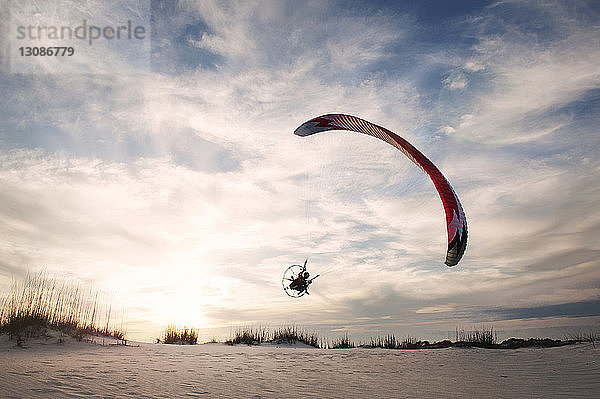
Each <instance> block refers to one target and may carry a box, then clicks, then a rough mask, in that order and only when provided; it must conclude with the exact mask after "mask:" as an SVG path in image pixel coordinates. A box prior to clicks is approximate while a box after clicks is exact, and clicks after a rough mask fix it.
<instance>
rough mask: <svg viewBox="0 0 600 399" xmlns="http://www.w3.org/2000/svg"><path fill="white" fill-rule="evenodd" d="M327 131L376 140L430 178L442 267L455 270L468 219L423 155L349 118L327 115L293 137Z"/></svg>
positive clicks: (464, 243)
mask: <svg viewBox="0 0 600 399" xmlns="http://www.w3.org/2000/svg"><path fill="white" fill-rule="evenodd" d="M329 130H350V131H353V132H357V133H364V134H367V135H369V136H373V137H376V138H378V139H380V140H383V141H385V142H386V143H388V144H391V145H393V146H394V147H396V148H397V149H399V150H400V151H402V153H404V155H406V156H407V157H408V158H409V159H410V160H411V161H413V162H414V163H415V164H416V165H417V166H418V167H420V168H421V169H422V170H423V171H425V173H427V174H428V175H429V177H430V178H431V180H432V181H433V184H434V185H435V188H436V190H437V192H438V194H439V195H440V198H441V199H442V203H443V205H444V211H445V213H446V229H447V231H448V251H447V252H446V261H445V264H446V265H448V266H455V265H456V264H458V262H459V261H460V259H461V258H462V256H463V254H464V253H465V250H466V248H467V235H468V234H467V219H466V218H465V213H464V211H463V208H462V205H461V204H460V201H459V200H458V196H457V195H456V193H455V192H454V190H453V189H452V186H451V185H450V183H448V180H446V178H445V177H444V175H442V172H440V170H439V169H438V168H437V167H436V166H435V165H434V164H433V163H432V162H431V161H430V160H429V159H427V157H425V155H423V154H422V153H421V152H420V151H419V150H417V149H416V148H415V147H414V146H412V145H411V144H410V143H409V142H408V141H406V140H404V139H403V138H402V137H400V136H398V135H397V134H395V133H393V132H391V131H389V130H388V129H386V128H384V127H382V126H378V125H375V124H374V123H371V122H369V121H366V120H364V119H361V118H358V117H356V116H352V115H345V114H327V115H321V116H319V117H316V118H314V119H311V120H309V121H307V122H305V123H303V124H302V125H300V127H298V128H297V129H296V130H295V131H294V134H295V135H297V136H302V137H304V136H310V135H313V134H315V133H320V132H325V131H329Z"/></svg>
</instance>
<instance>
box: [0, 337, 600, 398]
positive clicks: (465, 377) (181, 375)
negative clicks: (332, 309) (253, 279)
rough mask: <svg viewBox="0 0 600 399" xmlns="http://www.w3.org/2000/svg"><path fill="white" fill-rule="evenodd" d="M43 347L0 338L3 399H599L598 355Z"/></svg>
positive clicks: (569, 349) (571, 349)
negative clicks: (491, 398)
mask: <svg viewBox="0 0 600 399" xmlns="http://www.w3.org/2000/svg"><path fill="white" fill-rule="evenodd" d="M50 341H51V340H50ZM42 342H43V341H39V340H38V341H33V342H30V343H29V344H28V345H29V347H28V348H27V349H22V348H18V347H15V343H14V342H9V341H8V340H7V337H6V336H3V337H0V397H2V398H64V397H74V398H79V397H84V398H105V397H135V398H139V397H147V398H174V397H202V398H222V397H232V398H238V397H239V398H282V397H291V398H301V397H308V398H404V397H410V398H440V397H445V398H482V397H494V398H497V397H502V398H555V397H578V398H598V397H600V356H599V355H600V348H599V347H595V348H594V347H592V346H591V345H573V346H566V347H560V348H547V349H519V350H486V349H459V348H449V349H430V350H381V349H337V350H324V349H314V348H306V347H283V346H282V347H277V346H273V345H265V346H260V347H248V346H241V345H240V346H234V347H231V346H227V345H224V344H206V345H196V346H175V345H153V344H139V346H138V347H123V346H101V345H98V344H90V343H82V342H76V341H73V340H70V341H67V342H66V343H63V344H60V345H57V344H55V343H52V342H45V344H43V343H42ZM105 343H107V342H105ZM135 345H138V344H135Z"/></svg>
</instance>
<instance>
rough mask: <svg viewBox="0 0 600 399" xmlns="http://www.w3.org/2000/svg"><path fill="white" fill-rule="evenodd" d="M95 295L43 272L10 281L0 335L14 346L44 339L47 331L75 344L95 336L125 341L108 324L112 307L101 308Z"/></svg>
mask: <svg viewBox="0 0 600 399" xmlns="http://www.w3.org/2000/svg"><path fill="white" fill-rule="evenodd" d="M98 297H99V292H98V291H95V290H93V289H91V288H89V289H84V288H83V287H82V286H81V285H78V284H73V283H69V282H66V281H63V280H59V279H56V278H52V277H50V276H48V275H47V274H46V273H44V272H39V273H37V274H27V276H26V278H25V279H24V280H23V281H22V282H17V281H13V284H12V287H11V289H10V292H9V293H8V295H7V296H6V297H4V298H3V299H2V301H1V302H0V334H8V336H9V338H10V339H11V340H13V339H16V340H17V344H18V345H22V343H23V342H24V341H25V340H27V339H30V338H34V337H43V336H47V332H48V330H49V329H54V330H57V331H60V332H61V333H63V334H66V335H69V336H72V337H74V338H76V339H78V340H82V339H84V338H85V337H86V336H90V335H97V336H105V337H112V338H116V339H119V340H122V341H124V340H125V332H124V329H123V328H120V329H117V328H115V327H113V325H112V323H111V313H112V307H111V306H108V308H106V307H104V306H103V305H102V304H101V303H100V301H99V300H98Z"/></svg>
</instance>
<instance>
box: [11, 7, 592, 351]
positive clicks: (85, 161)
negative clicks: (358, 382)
mask: <svg viewBox="0 0 600 399" xmlns="http://www.w3.org/2000/svg"><path fill="white" fill-rule="evenodd" d="M28 3H29V5H28V7H31V3H33V4H34V7H37V11H35V10H34V11H33V12H32V11H31V9H28V11H27V12H25V19H26V20H27V18H29V21H30V23H32V24H40V23H42V22H40V21H46V22H44V23H48V22H47V21H55V22H53V23H57V22H56V21H62V24H63V25H69V24H72V23H73V21H75V22H76V23H79V21H81V20H83V19H87V21H88V22H89V23H90V24H92V23H96V24H99V25H102V26H104V25H107V24H112V23H114V24H115V25H116V24H118V23H122V22H123V21H127V20H135V21H142V22H141V23H147V26H146V27H147V29H148V30H147V32H148V33H150V36H149V40H147V41H146V42H145V43H146V44H144V46H146V47H139V46H138V47H135V46H134V47H135V48H132V47H131V42H129V43H124V42H125V41H124V40H123V41H121V42H119V43H117V44H116V45H113V46H112V47H102V41H101V40H98V43H97V44H94V45H91V46H90V45H89V44H88V43H86V42H85V41H76V40H74V41H73V42H72V43H74V44H73V46H74V48H75V50H76V52H77V54H76V56H74V57H71V58H68V57H67V58H64V57H63V58H61V59H58V58H57V59H56V60H49V59H46V60H43V59H42V58H43V57H30V58H29V59H24V58H23V57H19V55H18V54H17V52H16V49H17V47H16V46H18V42H17V39H16V31H15V26H14V25H15V24H14V21H15V19H16V16H15V14H18V13H19V11H20V10H19V9H18V7H20V2H17V1H13V2H11V6H9V4H8V3H7V2H6V1H3V2H2V10H1V13H0V18H1V21H2V29H3V32H4V33H3V35H2V36H3V37H4V39H3V41H2V53H1V54H2V59H1V63H2V65H1V71H0V87H1V92H2V95H1V96H0V236H1V237H2V240H0V288H1V289H2V290H3V291H4V290H6V289H7V288H8V287H9V285H10V283H11V281H12V279H21V278H23V277H24V276H25V275H26V273H27V272H35V271H37V270H46V271H48V272H49V273H51V274H53V275H58V276H62V277H66V278H69V279H74V280H76V281H80V282H82V283H83V284H92V285H93V286H95V287H97V288H98V289H100V290H102V291H103V292H105V293H107V296H109V297H110V298H112V303H113V307H120V308H122V309H123V312H124V317H125V318H126V323H127V330H128V335H129V337H130V338H133V339H141V340H147V341H151V340H152V339H153V338H154V337H156V336H158V335H159V334H160V331H161V330H162V329H163V328H164V327H165V326H166V325H167V324H168V323H176V324H180V325H183V324H186V325H194V326H197V327H200V328H201V339H207V338H210V337H212V336H216V337H220V338H225V337H226V336H227V335H228V334H229V332H230V329H231V328H232V327H235V326H240V325H259V324H260V325H263V326H264V325H269V326H278V325H280V324H282V323H297V324H299V325H301V326H304V327H306V328H308V329H312V330H316V331H318V332H320V333H322V334H324V335H327V336H330V337H335V336H336V334H339V333H340V332H342V331H348V332H349V333H350V335H351V336H352V337H353V338H356V339H359V338H362V337H369V336H372V335H378V334H386V333H395V334H396V335H398V336H404V335H406V334H411V335H413V336H417V337H420V338H426V339H440V338H445V337H446V336H447V335H448V332H449V331H454V329H455V328H456V327H464V328H467V329H468V328H471V327H473V326H480V325H482V324H484V323H485V324H486V325H491V326H494V327H495V328H496V329H497V330H499V332H500V335H501V336H504V335H511V334H517V335H521V336H528V335H551V336H557V337H561V334H563V333H564V332H565V331H577V330H582V331H589V330H590V329H596V330H597V329H598V328H600V240H599V238H598V237H600V212H598V211H597V208H598V206H599V205H600V157H599V153H600V134H599V131H598V126H600V118H599V116H600V66H599V64H598V60H599V59H600V23H599V22H600V6H599V5H598V3H595V2H591V1H589V2H588V1H566V0H565V1H536V2H531V1H499V2H495V1H494V2H492V1H490V2H485V1H462V2H458V3H459V4H458V5H457V4H454V2H453V4H452V5H450V4H449V2H447V1H443V0H440V1H418V2H417V1H400V2H399V1H390V2H372V1H369V2H360V1H339V2H328V1H304V2H298V1H289V2H288V1H283V0H282V1H243V2H229V1H214V2H213V1H208V0H203V1H197V2H194V1H152V2H151V3H148V2H140V3H138V4H137V6H128V7H123V6H122V5H121V6H117V5H111V4H110V3H107V2H101V1H91V0H90V1H87V2H86V3H78V4H79V6H78V7H76V8H74V7H65V5H64V4H62V5H61V6H59V7H57V6H56V5H57V4H58V3H60V2H57V1H54V2H49V1H38V2H28ZM62 3H68V2H65V1H62ZM127 3H129V4H130V3H131V2H127ZM82 4H83V5H82ZM107 4H109V5H107ZM59 5H60V4H59ZM11 7H12V8H11ZM65 10H69V15H68V21H63V20H62V19H61V18H63V17H62V15H63V14H61V12H62V13H64V12H65ZM11 13H12V14H13V15H12V16H13V25H10V23H9V21H10V17H11ZM27 13H29V14H27ZM102 15H105V16H107V17H106V18H104V19H102V18H101V16H102ZM21 17H22V16H21ZM64 18H67V17H64ZM7 38H8V40H7ZM104 42H106V40H105V41H104ZM115 42H116V41H115ZM115 42H112V43H115ZM140 46H142V45H140ZM93 49H95V51H96V52H94V51H92V50H93ZM140 49H141V53H139V54H141V55H138V52H137V50H140ZM144 54H145V55H146V56H144ZM22 62H29V63H33V64H35V63H37V64H36V65H37V67H39V68H42V70H41V72H40V69H38V70H35V71H33V72H32V71H25V70H22V68H24V67H23V64H19V63H22ZM45 62H48V63H50V62H56V64H52V65H50V64H44V63H45ZM44 68H45V70H44ZM61 68H64V69H61ZM111 68H112V69H111ZM332 112H341V113H349V114H354V115H357V116H359V117H362V118H364V119H367V120H369V121H372V122H374V123H377V124H380V125H383V126H385V127H387V128H388V129H390V130H393V131H395V132H396V133H398V134H400V135H401V136H403V137H404V138H406V139H407V140H408V141H410V142H411V143H412V144H413V145H415V146H416V147H417V148H419V149H420V150H421V151H422V152H423V153H424V154H425V155H427V156H428V157H429V158H430V159H431V160H432V161H433V162H434V163H435V164H437V165H438V167H439V168H440V169H441V170H442V172H443V173H444V174H445V175H446V177H447V178H448V180H449V181H450V182H451V184H452V185H453V187H454V189H455V191H456V192H457V194H458V196H459V197H460V199H461V201H462V204H463V207H464V209H465V213H466V215H467V220H468V223H469V233H470V234H469V244H468V247H467V252H466V254H465V256H464V258H463V260H462V261H461V263H460V264H459V265H458V266H456V267H453V268H448V267H446V266H445V265H444V264H443V261H444V257H445V249H446V232H445V226H444V214H443V208H442V205H441V202H440V200H439V197H438V196H437V194H436V192H435V189H434V187H433V184H431V181H430V180H429V179H428V177H427V176H426V175H425V174H424V173H423V172H422V171H421V170H419V169H418V168H417V167H415V166H414V165H413V164H412V163H411V162H410V161H409V160H408V159H406V158H405V157H404V156H403V155H402V154H401V153H399V152H398V151H397V150H395V149H394V148H392V147H391V146H389V145H387V144H386V143H383V142H381V141H379V140H376V139H374V138H372V137H367V136H362V135H356V134H352V133H348V132H330V133H324V134H321V135H316V136H312V137H307V138H300V137H297V136H294V135H293V131H294V129H295V128H296V127H297V126H299V125H300V124H301V123H303V122H304V121H306V120H308V119H310V118H313V117H315V116H318V115H321V114H325V113H332ZM306 258H308V259H309V267H310V271H311V272H313V273H320V274H321V277H319V279H318V280H317V281H316V282H315V283H314V285H313V286H312V290H311V295H310V296H308V297H303V298H301V299H291V298H289V297H287V296H286V295H285V293H284V292H283V290H282V287H281V276H282V273H283V271H284V270H285V268H286V267H287V266H288V265H291V264H294V263H302V262H303V261H304V260H305V259H306Z"/></svg>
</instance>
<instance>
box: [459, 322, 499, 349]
mask: <svg viewBox="0 0 600 399" xmlns="http://www.w3.org/2000/svg"><path fill="white" fill-rule="evenodd" d="M497 344H498V333H497V332H496V331H495V330H494V327H486V326H481V328H475V329H473V330H471V331H465V330H464V329H462V328H460V329H459V328H458V327H457V328H456V340H455V346H471V347H479V348H492V347H494V346H495V345H497Z"/></svg>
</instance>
